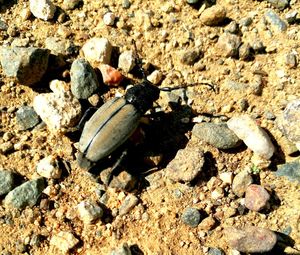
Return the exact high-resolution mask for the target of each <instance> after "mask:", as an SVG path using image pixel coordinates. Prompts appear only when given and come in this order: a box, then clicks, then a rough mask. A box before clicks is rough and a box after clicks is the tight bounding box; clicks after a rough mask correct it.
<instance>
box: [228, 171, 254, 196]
mask: <svg viewBox="0 0 300 255" xmlns="http://www.w3.org/2000/svg"><path fill="white" fill-rule="evenodd" d="M252 183H253V178H252V177H251V175H250V174H249V173H248V172H247V171H242V172H240V173H238V174H237V175H236V176H235V177H234V178H233V182H232V191H233V193H234V194H235V195H237V196H238V197H242V196H243V195H244V194H245V192H246V189H247V188H248V186H249V185H250V184H252Z"/></svg>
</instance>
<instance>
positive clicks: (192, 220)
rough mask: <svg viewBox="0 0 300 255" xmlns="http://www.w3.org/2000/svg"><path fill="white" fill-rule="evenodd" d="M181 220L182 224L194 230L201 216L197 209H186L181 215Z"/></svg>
mask: <svg viewBox="0 0 300 255" xmlns="http://www.w3.org/2000/svg"><path fill="white" fill-rule="evenodd" d="M181 220H182V221H183V223H184V224H186V225H188V226H190V227H193V228H195V227H197V226H198V225H199V223H200V220H201V214H200V212H199V210H198V209H196V208H191V207H188V208H186V209H185V210H184V212H183V213H182V215H181Z"/></svg>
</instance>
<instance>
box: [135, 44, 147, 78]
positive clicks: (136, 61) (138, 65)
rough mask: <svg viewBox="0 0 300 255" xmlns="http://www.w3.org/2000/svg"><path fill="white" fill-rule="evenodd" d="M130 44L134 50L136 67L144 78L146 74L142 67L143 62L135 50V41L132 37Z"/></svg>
mask: <svg viewBox="0 0 300 255" xmlns="http://www.w3.org/2000/svg"><path fill="white" fill-rule="evenodd" d="M132 44H133V46H134V51H135V64H136V66H137V67H138V69H139V70H140V72H141V74H142V77H143V79H144V80H146V79H147V75H146V72H145V69H144V68H143V62H142V59H141V58H140V56H139V54H138V50H137V47H136V42H135V40H134V39H132Z"/></svg>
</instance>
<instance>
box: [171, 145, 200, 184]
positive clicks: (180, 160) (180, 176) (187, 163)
mask: <svg viewBox="0 0 300 255" xmlns="http://www.w3.org/2000/svg"><path fill="white" fill-rule="evenodd" d="M203 164H204V154H203V152H202V150H201V149H200V148H199V146H198V147H196V146H195V147H194V146H189V145H188V146H187V147H186V148H184V149H181V150H179V151H178V152H177V154H176V156H175V158H174V159H173V160H172V161H171V162H170V163H169V164H168V166H167V168H166V176H167V177H168V178H169V179H171V180H173V181H176V182H179V181H183V182H191V181H192V180H194V179H195V178H196V177H197V176H198V174H199V173H200V172H201V171H202V167H203Z"/></svg>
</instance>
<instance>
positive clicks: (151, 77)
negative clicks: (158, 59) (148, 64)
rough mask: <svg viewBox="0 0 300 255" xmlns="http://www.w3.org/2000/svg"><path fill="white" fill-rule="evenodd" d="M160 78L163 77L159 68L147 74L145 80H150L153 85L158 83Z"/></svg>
mask: <svg viewBox="0 0 300 255" xmlns="http://www.w3.org/2000/svg"><path fill="white" fill-rule="evenodd" d="M162 78H163V74H162V72H161V71H159V70H155V71H153V72H152V73H151V74H149V75H148V76H147V80H148V81H150V82H151V83H152V84H154V85H157V84H159V83H160V82H161V80H162Z"/></svg>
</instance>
